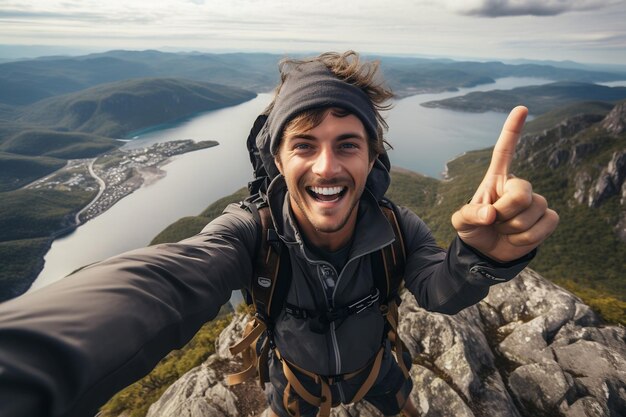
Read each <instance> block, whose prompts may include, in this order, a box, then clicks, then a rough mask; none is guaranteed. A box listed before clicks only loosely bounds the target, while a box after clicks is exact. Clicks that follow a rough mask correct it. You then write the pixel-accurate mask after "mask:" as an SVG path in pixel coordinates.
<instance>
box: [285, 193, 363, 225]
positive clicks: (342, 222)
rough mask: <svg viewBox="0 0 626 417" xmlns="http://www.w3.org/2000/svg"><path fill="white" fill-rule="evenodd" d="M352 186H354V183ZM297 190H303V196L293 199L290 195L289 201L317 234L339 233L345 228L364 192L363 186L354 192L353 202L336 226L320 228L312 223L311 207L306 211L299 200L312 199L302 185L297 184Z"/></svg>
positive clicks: (292, 195)
mask: <svg viewBox="0 0 626 417" xmlns="http://www.w3.org/2000/svg"><path fill="white" fill-rule="evenodd" d="M323 185H324V186H333V185H335V184H334V182H333V183H326V184H323ZM352 185H354V183H353V184H352ZM298 190H304V191H303V193H304V194H300V193H298V194H295V195H298V198H294V194H293V193H290V195H291V200H292V201H294V202H295V203H296V205H297V206H298V208H299V209H300V213H302V214H303V215H304V217H305V218H306V220H307V221H308V222H309V224H310V225H311V226H313V229H315V231H316V232H319V233H336V232H339V231H340V230H342V229H343V228H344V227H345V226H346V224H347V223H348V221H349V220H350V217H351V216H352V214H353V213H354V211H355V210H357V207H358V205H359V201H360V200H361V196H362V195H363V191H364V190H365V186H363V187H361V189H359V190H355V198H354V201H352V202H351V204H350V208H349V210H347V212H346V214H345V216H344V217H343V218H341V219H340V221H339V222H338V223H337V224H335V225H332V224H331V225H329V226H326V227H324V226H321V225H320V224H317V222H314V221H313V219H312V218H311V216H310V215H309V212H312V211H313V210H312V207H308V209H310V210H307V206H306V204H305V203H304V201H303V198H300V197H304V198H307V197H308V198H312V197H311V196H310V195H309V194H308V192H307V191H306V188H305V187H304V185H302V184H299V188H298ZM343 198H345V197H343Z"/></svg>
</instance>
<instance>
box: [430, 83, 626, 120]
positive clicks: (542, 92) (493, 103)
mask: <svg viewBox="0 0 626 417" xmlns="http://www.w3.org/2000/svg"><path fill="white" fill-rule="evenodd" d="M625 98H626V87H606V86H603V85H597V84H589V83H580V82H557V83H552V84H545V85H533V86H527V87H518V88H514V89H512V90H491V91H484V92H473V93H469V94H466V95H464V96H460V97H452V98H448V99H444V100H437V101H429V102H426V103H424V104H423V106H425V107H444V108H448V109H453V110H460V111H469V112H486V111H501V112H508V111H510V110H511V109H512V108H513V107H515V106H517V105H518V104H521V103H523V104H524V105H525V106H527V107H528V110H529V112H530V113H531V114H542V113H546V112H548V111H550V110H555V109H557V108H559V107H563V106H566V105H569V104H572V103H575V102H581V101H582V102H588V101H605V102H616V101H619V100H623V99H625Z"/></svg>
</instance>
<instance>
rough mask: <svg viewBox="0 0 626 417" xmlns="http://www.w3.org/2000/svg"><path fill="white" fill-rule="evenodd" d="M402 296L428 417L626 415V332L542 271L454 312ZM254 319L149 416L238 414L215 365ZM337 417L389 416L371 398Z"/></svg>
mask: <svg viewBox="0 0 626 417" xmlns="http://www.w3.org/2000/svg"><path fill="white" fill-rule="evenodd" d="M402 299H403V302H402V304H401V305H400V323H399V327H398V329H399V334H400V336H401V337H402V339H403V340H404V342H405V343H406V345H407V347H408V350H409V351H410V352H411V354H412V355H413V360H414V365H413V367H412V369H411V375H412V378H413V381H414V389H413V391H412V392H411V395H410V396H411V399H412V400H413V402H414V404H415V406H416V407H417V409H418V410H419V411H420V413H421V415H423V416H428V417H435V416H446V417H448V416H455V417H457V416H461V417H483V416H485V417H486V416H489V417H527V416H528V417H530V416H533V417H534V416H537V415H541V416H568V417H577V416H607V417H613V416H622V415H626V342H625V340H626V330H625V329H624V328H623V327H618V326H603V325H601V324H600V320H599V319H598V316H597V315H596V314H595V313H594V312H593V311H592V310H591V309H590V308H589V307H588V306H586V305H585V304H583V303H582V301H581V300H580V299H578V298H577V297H575V296H574V295H572V294H571V293H569V292H568V291H566V290H564V289H562V288H560V287H558V286H556V285H554V284H552V283H550V282H548V281H546V280H545V279H543V278H542V277H541V276H540V275H539V274H537V273H536V272H534V271H532V270H530V269H527V270H526V271H524V272H522V273H521V274H520V275H519V276H518V277H517V278H516V279H514V280H512V281H510V282H508V283H505V284H500V285H496V286H494V287H492V288H491V289H490V293H489V295H488V296H487V297H486V298H485V299H484V300H483V301H482V302H481V303H479V304H478V305H476V306H473V307H470V308H467V309H465V310H464V311H462V312H460V313H459V314H457V315H454V316H446V315H442V314H438V313H431V312H427V311H425V310H423V309H421V308H419V307H418V306H417V304H416V303H415V300H414V298H413V296H412V295H411V294H409V293H408V292H404V293H403V294H402ZM247 320H248V318H246V317H245V316H243V315H241V314H237V315H235V318H234V319H233V322H232V323H231V325H230V326H229V327H228V328H227V329H226V330H224V332H223V333H222V335H221V336H220V338H219V340H218V341H217V342H216V348H217V354H216V355H214V356H212V357H211V358H210V360H209V361H208V362H207V363H205V364H203V365H202V366H201V367H199V368H196V369H194V370H192V371H190V372H189V373H188V374H186V375H184V376H183V377H182V378H181V379H180V380H179V381H178V382H176V384H174V385H173V386H172V387H170V388H169V389H168V390H167V391H166V392H165V394H164V395H163V396H162V398H161V399H160V400H159V401H158V402H157V403H155V404H154V405H153V406H152V408H151V409H150V414H149V416H150V417H156V416H159V417H161V416H164V417H169V416H172V417H185V416H189V417H191V416H194V417H195V416H203V417H207V416H209V417H211V416H214V415H215V416H217V415H219V416H236V415H238V414H237V413H239V410H237V409H236V407H237V404H239V403H238V402H237V397H236V395H235V394H234V392H233V391H232V390H230V388H229V387H227V386H225V385H224V383H223V381H222V375H217V373H216V372H215V371H214V370H212V369H211V367H212V366H213V365H215V364H219V363H220V362H219V361H229V360H231V359H229V358H230V353H229V352H228V345H230V344H231V343H233V341H236V340H238V339H239V335H240V334H241V331H242V329H243V327H244V326H245V324H246V322H247ZM258 395H262V394H258ZM246 400H248V399H246ZM258 403H259V404H264V402H263V400H262V398H260V399H258ZM233 407H234V408H233ZM264 409H265V406H263V407H262V408H259V410H258V411H257V412H256V414H255V415H258V416H261V415H263V414H264ZM331 415H332V416H333V417H380V416H381V414H380V413H379V412H378V411H377V410H376V409H375V408H374V407H373V406H372V405H371V404H369V403H367V402H365V401H362V402H360V403H357V404H350V405H341V406H339V407H336V408H335V409H333V411H332V414H331ZM242 417H244V416H242ZM245 417H247V416H245Z"/></svg>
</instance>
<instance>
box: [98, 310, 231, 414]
mask: <svg viewBox="0 0 626 417" xmlns="http://www.w3.org/2000/svg"><path fill="white" fill-rule="evenodd" d="M228 311H232V309H230V308H229V307H226V306H225V307H222V311H221V312H220V314H219V315H218V319H215V320H213V321H211V322H210V323H207V324H205V325H204V326H202V328H200V330H199V331H198V333H196V335H195V336H194V337H193V339H191V341H190V342H189V343H187V345H185V346H184V347H183V348H182V349H180V350H175V351H172V352H171V353H170V354H169V355H167V356H166V357H165V358H163V359H162V360H161V361H160V362H159V363H158V365H157V366H156V367H155V368H154V369H153V370H152V371H151V372H150V373H149V374H148V375H146V376H145V377H143V378H142V379H140V380H139V381H137V382H135V383H134V384H132V385H130V386H128V387H126V388H125V389H124V390H122V391H120V392H119V393H117V394H116V395H115V396H114V397H113V398H111V399H110V400H109V402H107V403H106V404H105V405H104V406H102V408H101V409H100V411H101V412H102V414H99V415H100V416H101V417H116V416H119V415H120V414H121V413H123V412H126V413H128V414H124V415H125V416H127V417H143V416H145V415H146V414H147V413H148V409H149V408H150V405H152V403H154V402H155V401H157V400H158V399H159V398H160V397H161V395H162V394H163V393H164V392H165V390H166V389H167V388H168V387H169V386H170V385H172V384H173V383H174V382H175V381H176V380H177V379H179V378H180V377H181V376H183V375H184V374H185V373H186V372H188V371H190V370H191V369H193V368H195V367H196V366H199V365H200V364H201V363H202V362H204V361H205V360H206V359H207V358H208V357H209V356H210V355H211V354H213V353H215V340H216V339H217V338H218V337H219V335H220V333H221V332H222V330H224V328H225V327H226V326H227V325H228V324H229V323H230V321H231V320H232V315H231V314H226V312H228ZM220 317H221V318H220Z"/></svg>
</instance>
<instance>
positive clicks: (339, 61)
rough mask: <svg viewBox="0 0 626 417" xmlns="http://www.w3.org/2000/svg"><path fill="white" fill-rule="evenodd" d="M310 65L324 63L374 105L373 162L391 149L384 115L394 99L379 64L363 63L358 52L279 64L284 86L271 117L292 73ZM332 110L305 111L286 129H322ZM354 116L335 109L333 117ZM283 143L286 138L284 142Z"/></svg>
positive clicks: (285, 130) (286, 61) (377, 62)
mask: <svg viewBox="0 0 626 417" xmlns="http://www.w3.org/2000/svg"><path fill="white" fill-rule="evenodd" d="M309 62H321V63H323V64H324V65H325V66H326V67H327V68H328V69H329V70H330V71H331V72H332V73H333V74H334V75H335V76H336V77H337V78H338V79H340V80H342V81H344V82H346V83H349V84H352V85H353V86H355V87H358V88H360V89H361V90H362V91H363V92H364V93H365V94H366V95H367V97H368V98H369V99H370V101H371V102H372V107H373V109H374V113H375V114H376V121H377V125H378V126H377V137H375V138H370V137H368V145H369V146H368V149H369V156H370V160H373V159H374V158H376V156H377V155H378V154H380V153H383V152H384V151H385V145H387V146H388V147H391V145H389V143H388V142H387V141H386V140H385V139H384V132H385V131H386V130H387V129H388V125H387V122H386V121H385V119H384V118H383V116H382V114H381V112H382V111H385V110H389V109H390V108H391V104H390V103H389V100H390V99H391V98H392V97H393V93H392V91H391V89H389V88H387V87H386V86H385V85H384V82H383V80H382V77H381V76H380V75H379V72H378V69H379V66H380V62H379V61H366V62H362V61H361V60H360V58H359V54H358V53H356V52H354V51H346V52H344V53H342V54H340V53H337V52H326V53H323V54H321V55H319V56H317V57H314V58H306V59H284V60H282V61H281V62H280V64H279V71H280V83H279V85H278V87H276V91H275V95H274V99H273V100H272V102H271V103H270V104H269V106H268V107H267V108H266V110H265V114H269V113H270V111H271V110H272V109H273V107H274V102H275V100H276V97H277V96H278V94H279V93H280V90H281V87H282V86H283V84H284V82H285V80H286V79H287V76H288V74H289V72H290V71H292V70H294V69H296V68H297V67H298V66H300V65H302V64H306V63H309ZM330 110H331V109H329V108H320V109H312V110H307V111H304V112H302V113H300V114H298V115H297V116H295V117H294V118H293V119H291V120H290V121H289V122H288V123H287V125H286V126H285V128H284V129H283V136H282V137H284V135H285V132H304V131H307V130H310V129H313V128H314V127H316V126H318V125H319V124H320V123H322V121H323V120H324V117H325V116H326V115H327V114H328V112H329V111H330ZM348 114H350V113H349V112H347V111H345V110H344V109H333V115H335V116H337V117H343V116H347V115H348ZM281 140H282V138H281Z"/></svg>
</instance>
